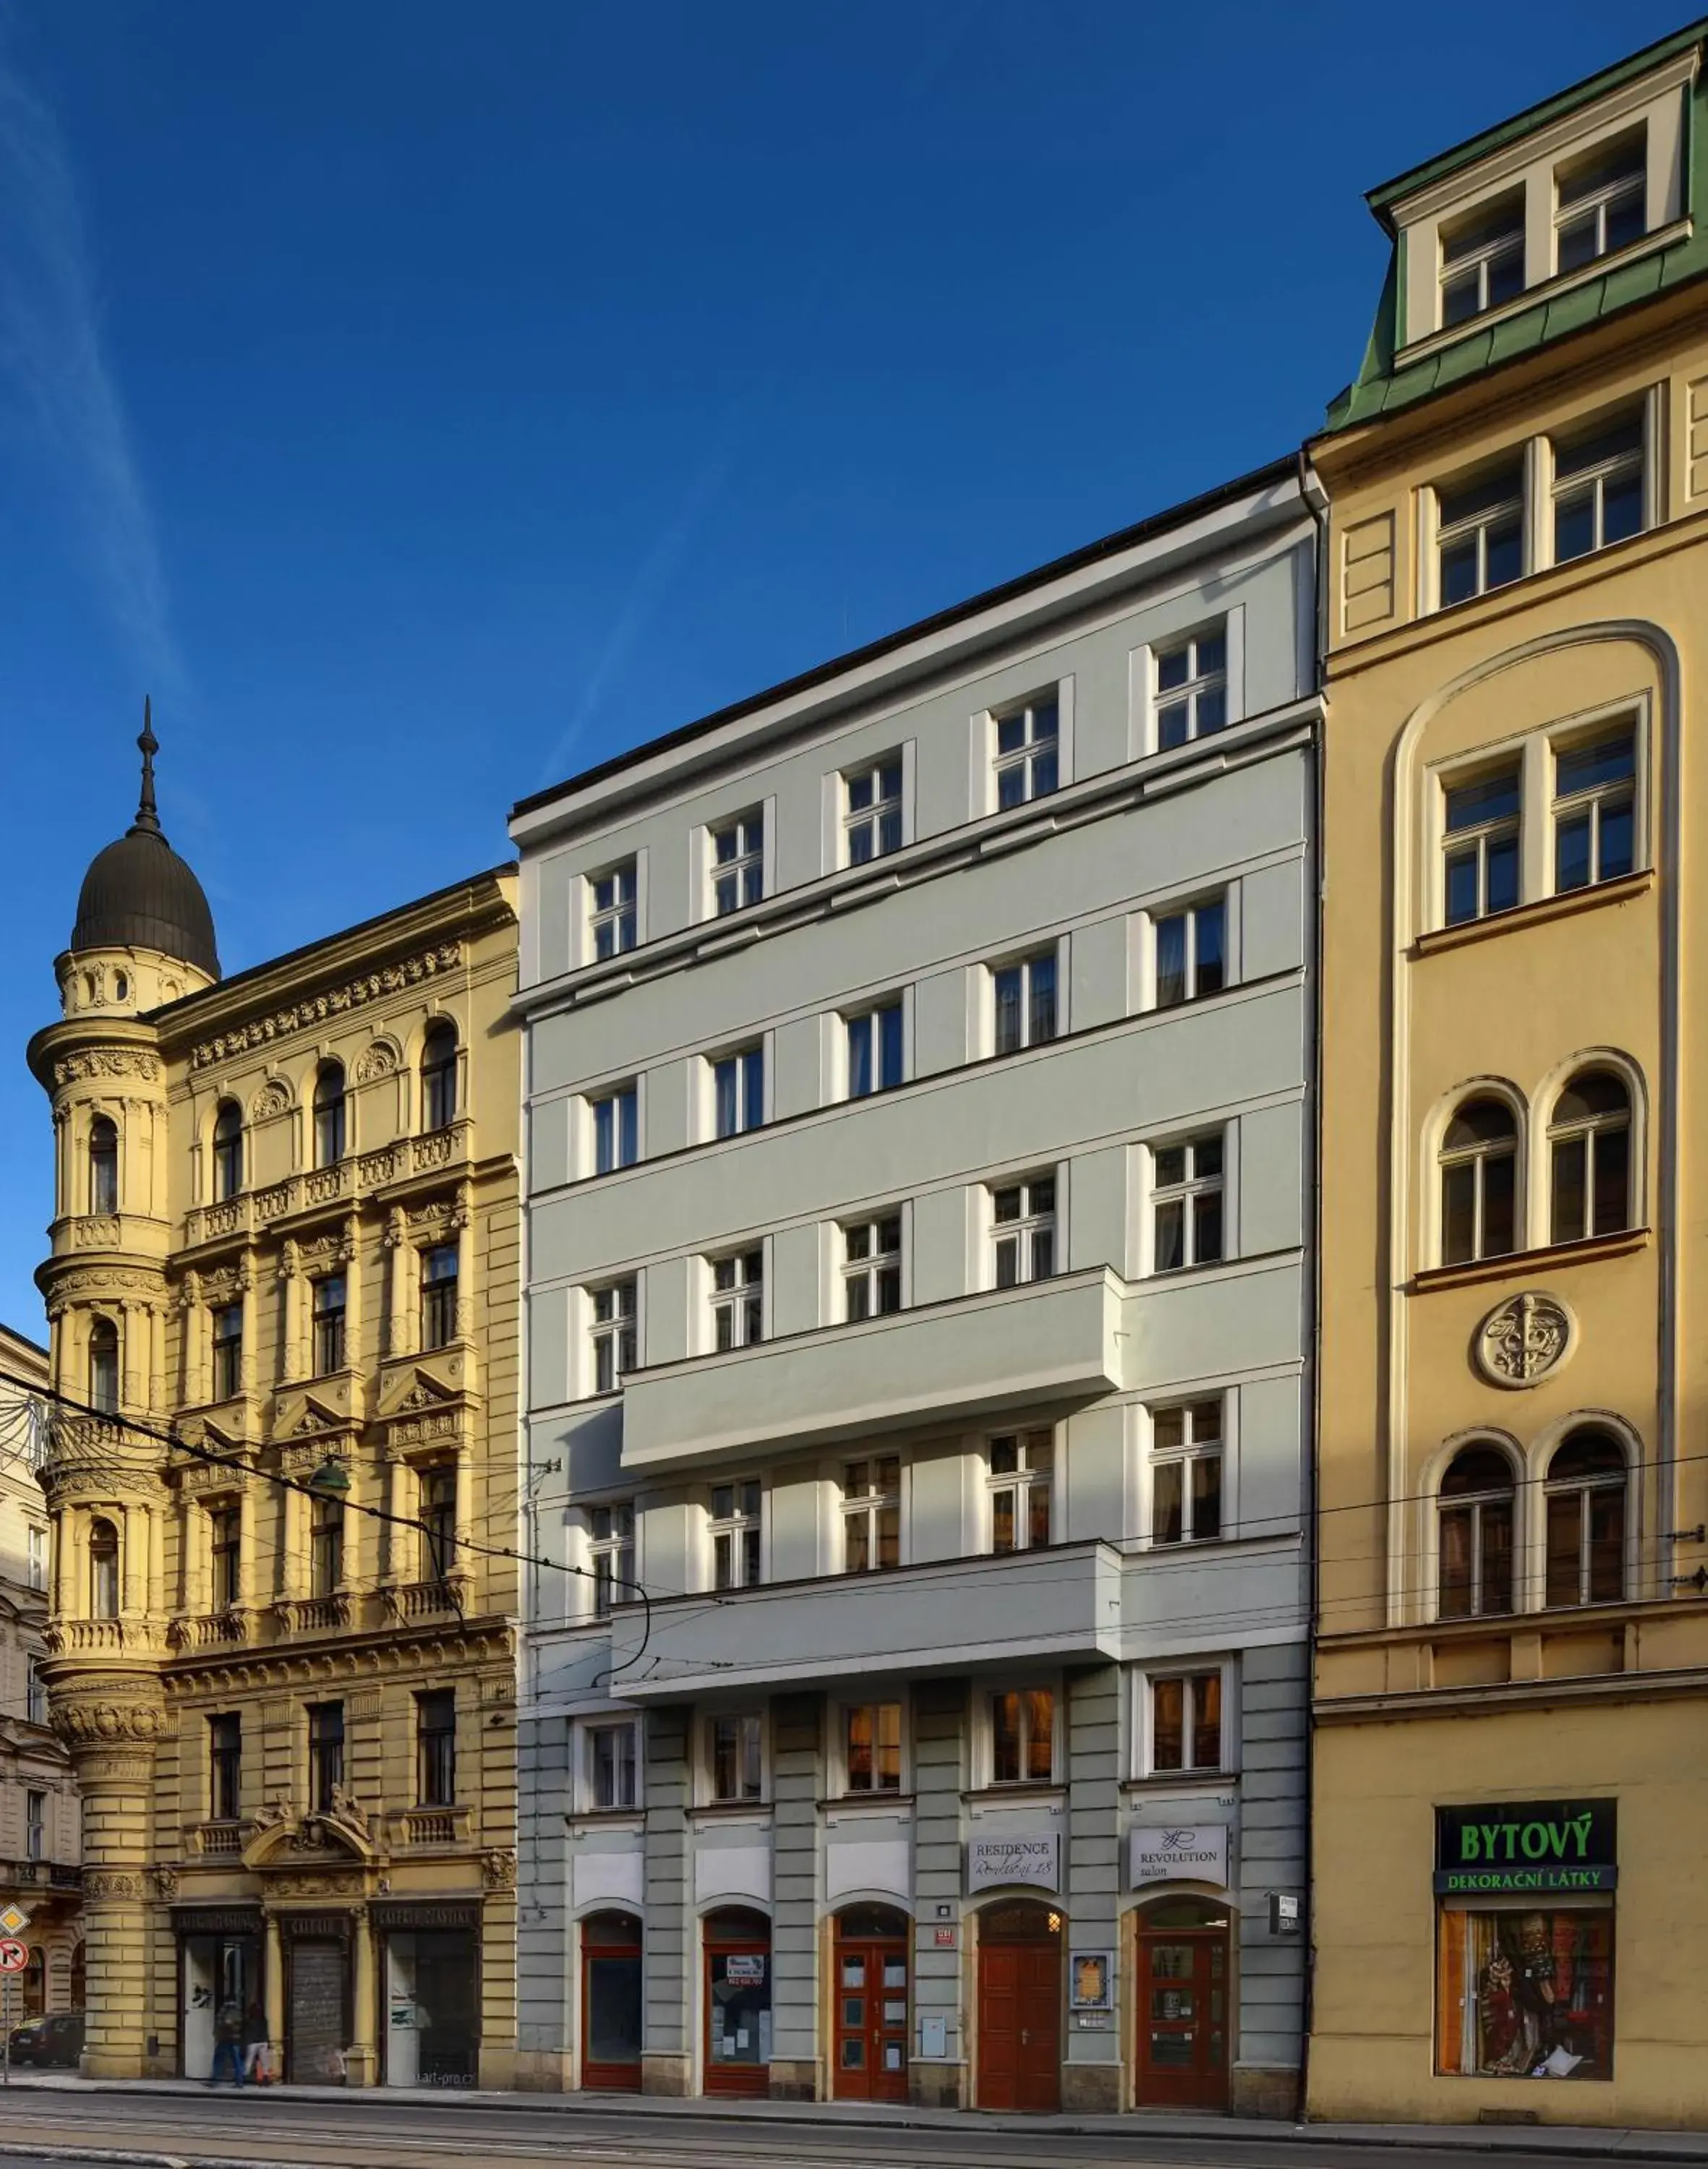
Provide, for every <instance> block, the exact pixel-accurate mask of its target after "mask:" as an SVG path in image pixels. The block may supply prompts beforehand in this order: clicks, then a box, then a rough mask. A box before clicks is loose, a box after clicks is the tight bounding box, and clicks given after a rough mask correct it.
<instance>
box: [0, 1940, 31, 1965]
mask: <svg viewBox="0 0 1708 2169" xmlns="http://www.w3.org/2000/svg"><path fill="white" fill-rule="evenodd" d="M28 1964H29V1951H28V1950H27V1949H26V1948H24V1945H23V1944H22V1943H19V1941H18V1940H17V1939H16V1937H13V1936H7V1937H0V1973H22V1972H23V1970H24V1968H25V1966H27V1965H28Z"/></svg>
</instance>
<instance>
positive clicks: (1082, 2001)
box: [1068, 1951, 1115, 2011]
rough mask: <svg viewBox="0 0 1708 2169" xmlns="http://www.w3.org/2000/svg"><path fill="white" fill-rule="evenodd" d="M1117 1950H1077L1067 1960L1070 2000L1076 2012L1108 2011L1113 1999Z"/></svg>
mask: <svg viewBox="0 0 1708 2169" xmlns="http://www.w3.org/2000/svg"><path fill="white" fill-rule="evenodd" d="M1114 1980H1115V1953H1113V1951H1076V1952H1074V1953H1073V1954H1072V1956H1071V1957H1070V1959H1069V1961H1068V2001H1069V2004H1070V2007H1071V2008H1072V2009H1073V2010H1075V2011H1108V2010H1109V2009H1111V2008H1112V2007H1113V2001H1114Z"/></svg>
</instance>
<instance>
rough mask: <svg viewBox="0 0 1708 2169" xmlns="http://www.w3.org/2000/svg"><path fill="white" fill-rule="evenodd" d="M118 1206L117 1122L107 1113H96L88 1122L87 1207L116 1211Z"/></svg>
mask: <svg viewBox="0 0 1708 2169" xmlns="http://www.w3.org/2000/svg"><path fill="white" fill-rule="evenodd" d="M118 1209H119V1131H118V1126H117V1125H116V1124H115V1122H113V1120H112V1119H111V1117H110V1116H106V1115H97V1116H96V1117H95V1119H94V1121H93V1122H91V1123H90V1125H89V1210H90V1212H117V1211H118Z"/></svg>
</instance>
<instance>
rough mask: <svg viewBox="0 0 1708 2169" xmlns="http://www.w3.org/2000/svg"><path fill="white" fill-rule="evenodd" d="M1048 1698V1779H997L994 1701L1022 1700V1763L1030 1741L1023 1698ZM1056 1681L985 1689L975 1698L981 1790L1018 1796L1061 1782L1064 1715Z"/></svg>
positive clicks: (1004, 1684)
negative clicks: (1009, 1697) (1004, 1698)
mask: <svg viewBox="0 0 1708 2169" xmlns="http://www.w3.org/2000/svg"><path fill="white" fill-rule="evenodd" d="M1040 1693H1043V1694H1048V1695H1049V1697H1050V1735H1049V1777H1030V1776H1024V1775H1022V1776H1021V1777H998V1776H997V1775H996V1707H995V1705H996V1698H997V1697H998V1696H999V1695H1006V1694H1013V1695H1019V1696H1021V1697H1022V1705H1021V1716H1022V1722H1021V1757H1022V1761H1024V1760H1025V1756H1026V1747H1027V1740H1028V1739H1029V1737H1030V1734H1029V1730H1028V1728H1027V1724H1026V1721H1025V1719H1026V1707H1025V1703H1024V1700H1023V1697H1025V1696H1027V1695H1029V1694H1040ZM1064 1701H1065V1697H1064V1695H1063V1693H1062V1683H1061V1681H1060V1680H1059V1679H1056V1678H1052V1679H1043V1680H1039V1679H1032V1680H1027V1679H1020V1680H1011V1681H1004V1682H1002V1683H1000V1684H998V1683H995V1682H993V1683H991V1684H989V1685H987V1686H985V1687H984V1688H983V1690H982V1692H980V1694H979V1701H978V1710H979V1738H978V1742H977V1746H978V1772H979V1780H980V1786H981V1789H983V1790H985V1791H988V1792H994V1793H1003V1794H1005V1795H1007V1794H1016V1793H1027V1792H1032V1793H1038V1792H1044V1791H1054V1790H1055V1789H1056V1788H1057V1787H1059V1785H1060V1784H1061V1783H1062V1782H1063V1778H1062V1772H1063V1769H1064V1767H1065V1764H1064V1761H1063V1752H1062V1751H1063V1745H1064V1740H1063V1724H1064V1719H1065V1710H1064V1708H1063V1703H1064Z"/></svg>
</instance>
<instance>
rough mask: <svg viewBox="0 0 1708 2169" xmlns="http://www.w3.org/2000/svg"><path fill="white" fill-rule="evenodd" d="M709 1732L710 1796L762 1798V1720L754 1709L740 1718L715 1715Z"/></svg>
mask: <svg viewBox="0 0 1708 2169" xmlns="http://www.w3.org/2000/svg"><path fill="white" fill-rule="evenodd" d="M708 1730H709V1732H710V1735H711V1740H710V1746H711V1762H712V1797H713V1799H714V1800H758V1799H764V1797H765V1719H764V1718H763V1717H761V1715H760V1714H759V1713H758V1712H757V1711H749V1712H747V1713H745V1714H744V1715H742V1716H739V1717H714V1718H713V1719H712V1721H711V1724H710V1725H709V1727H708Z"/></svg>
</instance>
